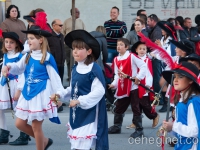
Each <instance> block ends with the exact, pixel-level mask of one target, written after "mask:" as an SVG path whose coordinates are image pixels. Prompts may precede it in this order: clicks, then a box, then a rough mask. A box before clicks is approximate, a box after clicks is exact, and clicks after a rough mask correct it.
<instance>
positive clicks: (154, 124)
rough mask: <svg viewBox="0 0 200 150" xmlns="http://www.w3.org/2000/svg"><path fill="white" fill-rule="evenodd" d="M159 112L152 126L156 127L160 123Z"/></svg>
mask: <svg viewBox="0 0 200 150" xmlns="http://www.w3.org/2000/svg"><path fill="white" fill-rule="evenodd" d="M159 118H160V116H159V114H157V117H156V118H155V119H153V124H152V128H155V127H156V126H157V125H158V122H159Z"/></svg>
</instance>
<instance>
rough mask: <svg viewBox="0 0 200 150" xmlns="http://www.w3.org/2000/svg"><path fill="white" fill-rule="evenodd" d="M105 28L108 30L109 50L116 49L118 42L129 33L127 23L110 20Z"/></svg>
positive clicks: (105, 24)
mask: <svg viewBox="0 0 200 150" xmlns="http://www.w3.org/2000/svg"><path fill="white" fill-rule="evenodd" d="M104 27H105V29H106V35H107V38H106V39H107V43H108V48H111V49H116V46H117V40H118V39H119V38H121V37H123V36H124V34H126V32H127V27H126V23H125V22H123V21H119V20H117V21H116V22H113V21H112V20H108V21H106V22H105V23H104Z"/></svg>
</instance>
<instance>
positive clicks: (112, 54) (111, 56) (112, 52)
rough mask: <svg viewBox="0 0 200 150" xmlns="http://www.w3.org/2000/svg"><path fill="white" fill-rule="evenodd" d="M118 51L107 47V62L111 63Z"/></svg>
mask: <svg viewBox="0 0 200 150" xmlns="http://www.w3.org/2000/svg"><path fill="white" fill-rule="evenodd" d="M118 54H119V53H118V52H117V50H116V49H111V48H108V59H107V63H112V62H113V59H114V58H115V57H116V56H118Z"/></svg>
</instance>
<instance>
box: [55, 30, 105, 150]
mask: <svg viewBox="0 0 200 150" xmlns="http://www.w3.org/2000/svg"><path fill="white" fill-rule="evenodd" d="M65 43H66V45H67V46H69V47H70V48H72V49H73V57H74V60H75V61H77V62H78V64H76V65H75V66H74V67H73V69H72V79H71V84H70V87H68V88H67V89H65V90H64V89H63V90H58V91H57V92H56V94H53V95H52V96H51V99H55V98H56V97H61V98H65V99H66V100H70V99H71V100H70V104H69V107H70V117H69V118H70V119H69V123H68V124H67V126H68V132H67V133H68V138H69V139H70V143H71V149H76V150H90V149H91V148H92V147H96V148H95V149H96V150H108V149H109V147H108V124H107V112H106V105H105V97H104V94H105V79H104V76H103V73H102V69H101V68H100V67H99V66H98V65H97V64H96V63H95V62H94V61H95V60H97V59H98V57H99V55H100V46H99V44H98V42H97V40H96V39H95V38H94V37H92V36H91V35H90V34H89V33H88V32H86V31H84V30H75V31H72V32H70V33H69V34H67V36H66V37H65Z"/></svg>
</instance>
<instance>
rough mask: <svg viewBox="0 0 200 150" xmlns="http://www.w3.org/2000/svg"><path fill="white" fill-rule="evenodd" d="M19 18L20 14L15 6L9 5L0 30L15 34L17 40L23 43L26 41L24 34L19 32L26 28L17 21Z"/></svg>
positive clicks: (22, 23) (21, 22)
mask: <svg viewBox="0 0 200 150" xmlns="http://www.w3.org/2000/svg"><path fill="white" fill-rule="evenodd" d="M19 17H20V12H19V9H18V7H17V6H15V5H10V6H9V7H8V9H7V12H6V20H4V21H3V22H2V23H1V25H0V28H1V29H2V30H3V32H15V33H17V35H19V39H20V40H21V41H22V43H24V42H25V41H26V34H25V33H23V32H21V30H26V26H25V24H24V22H23V21H21V20H20V19H18V18H19Z"/></svg>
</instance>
